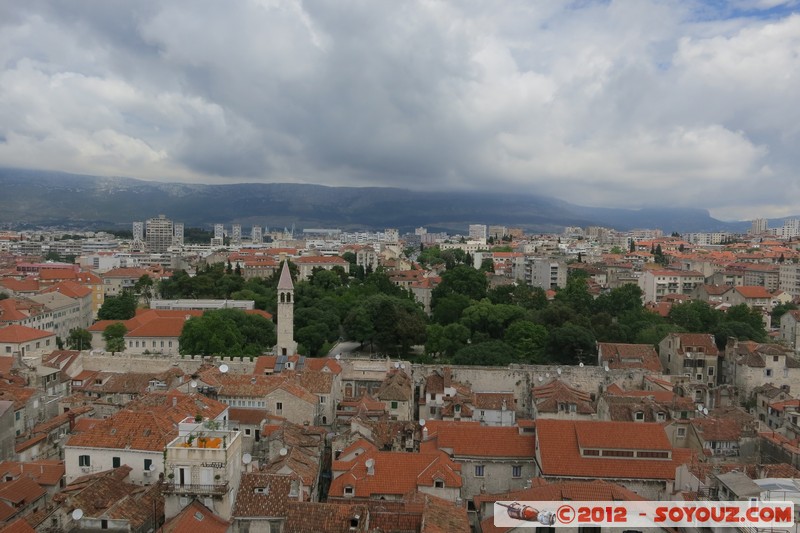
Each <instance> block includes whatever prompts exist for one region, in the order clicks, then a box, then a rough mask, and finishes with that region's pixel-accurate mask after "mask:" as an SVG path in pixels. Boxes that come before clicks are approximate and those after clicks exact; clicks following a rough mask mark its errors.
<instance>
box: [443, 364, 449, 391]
mask: <svg viewBox="0 0 800 533" xmlns="http://www.w3.org/2000/svg"><path fill="white" fill-rule="evenodd" d="M450 380H451V377H450V367H449V366H446V367H444V368H443V369H442V381H444V386H445V387H449V386H450Z"/></svg>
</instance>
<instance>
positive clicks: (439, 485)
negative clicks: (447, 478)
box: [433, 479, 444, 489]
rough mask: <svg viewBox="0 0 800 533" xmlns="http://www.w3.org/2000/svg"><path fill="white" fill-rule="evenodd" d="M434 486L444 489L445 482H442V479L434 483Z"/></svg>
mask: <svg viewBox="0 0 800 533" xmlns="http://www.w3.org/2000/svg"><path fill="white" fill-rule="evenodd" d="M433 486H434V487H436V488H437V489H443V488H444V480H442V479H436V480H434V481H433Z"/></svg>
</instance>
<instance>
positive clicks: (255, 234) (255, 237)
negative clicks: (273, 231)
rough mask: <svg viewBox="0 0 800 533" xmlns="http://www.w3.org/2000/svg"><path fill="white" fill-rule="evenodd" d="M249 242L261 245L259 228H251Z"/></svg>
mask: <svg viewBox="0 0 800 533" xmlns="http://www.w3.org/2000/svg"><path fill="white" fill-rule="evenodd" d="M250 242H252V243H253V244H261V243H262V242H263V238H262V234H261V226H253V229H251V230H250Z"/></svg>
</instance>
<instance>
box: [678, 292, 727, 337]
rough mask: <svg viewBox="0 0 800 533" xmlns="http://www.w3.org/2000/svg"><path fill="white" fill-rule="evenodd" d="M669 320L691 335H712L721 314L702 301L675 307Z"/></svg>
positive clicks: (693, 301)
mask: <svg viewBox="0 0 800 533" xmlns="http://www.w3.org/2000/svg"><path fill="white" fill-rule="evenodd" d="M669 320H670V321H671V322H672V323H674V324H676V325H678V326H680V327H682V328H684V329H685V330H686V331H688V332H689V333H710V332H711V331H713V330H714V329H715V328H716V327H717V325H718V324H719V321H720V312H719V311H717V310H715V309H714V308H713V307H711V306H710V305H708V303H706V302H704V301H702V300H692V301H690V302H684V303H682V304H677V305H673V306H672V308H671V309H670V311H669Z"/></svg>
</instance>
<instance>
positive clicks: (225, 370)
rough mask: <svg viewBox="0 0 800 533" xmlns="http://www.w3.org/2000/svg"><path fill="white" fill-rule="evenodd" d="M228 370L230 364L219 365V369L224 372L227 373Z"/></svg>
mask: <svg viewBox="0 0 800 533" xmlns="http://www.w3.org/2000/svg"><path fill="white" fill-rule="evenodd" d="M228 370H229V368H228V365H226V364H225V363H223V364H221V365H219V371H220V372H221V373H222V374H226V373H227V372H228Z"/></svg>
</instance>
